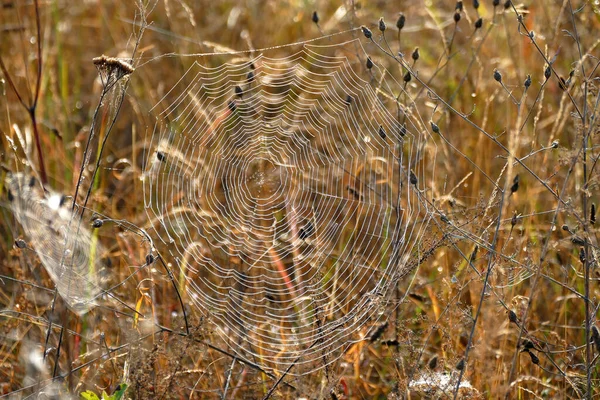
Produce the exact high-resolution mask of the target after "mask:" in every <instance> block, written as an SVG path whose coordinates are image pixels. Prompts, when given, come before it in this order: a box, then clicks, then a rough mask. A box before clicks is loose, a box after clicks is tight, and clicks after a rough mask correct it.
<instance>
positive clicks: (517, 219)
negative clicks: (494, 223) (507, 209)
mask: <svg viewBox="0 0 600 400" xmlns="http://www.w3.org/2000/svg"><path fill="white" fill-rule="evenodd" d="M517 222H519V217H517V213H516V211H515V213H514V214H513V216H512V218H511V219H510V224H511V226H515V225H516V224H517Z"/></svg>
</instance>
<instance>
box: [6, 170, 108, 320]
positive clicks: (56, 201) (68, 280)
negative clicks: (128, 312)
mask: <svg viewBox="0 0 600 400" xmlns="http://www.w3.org/2000/svg"><path fill="white" fill-rule="evenodd" d="M6 186H7V188H8V191H9V205H10V208H11V210H12V211H13V214H14V216H15V218H16V220H17V221H18V222H19V224H20V225H21V226H22V227H23V231H24V233H25V235H26V237H27V238H28V239H29V241H30V244H31V246H32V248H33V249H34V250H35V252H36V253H37V254H38V256H39V258H40V261H41V262H42V264H43V265H44V268H45V269H46V271H47V272H48V275H50V277H51V278H52V281H53V282H54V284H55V285H56V289H57V290H58V293H59V294H60V296H61V297H62V298H63V299H64V301H65V303H66V304H67V305H68V306H69V308H70V309H71V310H72V311H73V312H75V313H77V314H79V315H83V314H85V313H87V312H88V311H89V310H90V308H92V307H93V306H94V305H95V302H96V299H97V298H98V297H99V296H100V295H101V294H102V292H103V289H102V286H101V284H102V281H103V276H104V275H105V273H106V270H105V265H104V263H103V262H102V259H101V256H102V254H103V253H104V250H103V248H102V246H101V245H100V243H98V241H97V239H96V238H94V237H93V236H92V235H91V233H90V231H89V230H88V228H87V227H86V226H82V224H81V222H80V219H79V218H76V217H75V216H74V213H73V212H72V211H71V208H70V207H68V206H67V205H66V204H65V197H64V196H62V195H60V194H57V193H50V194H45V193H44V191H43V190H42V189H41V188H40V187H39V185H38V183H37V181H36V180H35V178H33V177H30V176H28V175H26V174H23V173H15V174H11V175H9V176H8V177H7V179H6ZM23 243H25V242H23Z"/></svg>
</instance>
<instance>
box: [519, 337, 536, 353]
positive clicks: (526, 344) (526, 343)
mask: <svg viewBox="0 0 600 400" xmlns="http://www.w3.org/2000/svg"><path fill="white" fill-rule="evenodd" d="M521 347H523V351H529V350H531V349H533V348H535V346H534V344H533V342H532V341H531V340H529V339H525V340H523V343H521Z"/></svg>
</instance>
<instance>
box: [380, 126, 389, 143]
mask: <svg viewBox="0 0 600 400" xmlns="http://www.w3.org/2000/svg"><path fill="white" fill-rule="evenodd" d="M379 136H380V137H381V138H382V139H383V140H385V138H386V136H387V135H386V134H385V129H383V126H381V125H379Z"/></svg>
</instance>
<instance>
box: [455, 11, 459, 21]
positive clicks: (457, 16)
mask: <svg viewBox="0 0 600 400" xmlns="http://www.w3.org/2000/svg"><path fill="white" fill-rule="evenodd" d="M459 21H460V12H458V11H456V12H455V13H454V22H456V23H457V24H458V22H459Z"/></svg>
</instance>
